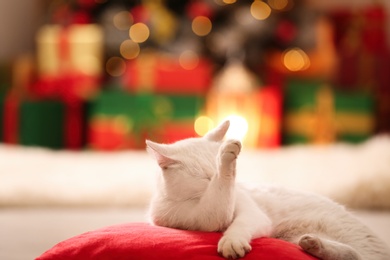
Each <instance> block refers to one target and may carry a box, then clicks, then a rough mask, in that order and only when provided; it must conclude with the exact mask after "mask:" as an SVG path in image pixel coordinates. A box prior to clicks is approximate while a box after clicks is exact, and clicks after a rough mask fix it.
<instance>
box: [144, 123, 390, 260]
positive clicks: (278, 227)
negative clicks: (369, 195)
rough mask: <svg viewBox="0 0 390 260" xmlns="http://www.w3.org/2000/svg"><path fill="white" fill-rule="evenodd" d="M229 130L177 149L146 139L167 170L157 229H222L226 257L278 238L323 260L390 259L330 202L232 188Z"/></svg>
mask: <svg viewBox="0 0 390 260" xmlns="http://www.w3.org/2000/svg"><path fill="white" fill-rule="evenodd" d="M229 125H230V123H229V121H225V122H224V123H222V124H221V125H219V126H218V127H217V128H215V129H214V130H212V131H211V132H209V133H208V134H207V135H206V136H204V137H201V138H190V139H185V140H182V141H178V142H176V143H174V144H158V143H154V142H151V141H146V144H147V150H148V151H149V152H150V153H152V154H153V155H154V156H155V158H156V160H157V162H158V164H159V166H160V168H161V172H162V173H161V174H159V181H158V185H157V186H158V187H157V192H156V194H155V196H154V198H153V199H152V201H151V205H150V217H151V221H152V222H153V223H154V224H155V225H159V226H165V227H172V228H178V229H186V230H201V231H223V232H224V233H223V236H222V238H221V239H220V241H219V243H218V252H219V253H220V254H222V255H223V256H224V257H226V258H233V259H235V258H238V257H243V256H244V255H245V254H246V253H248V252H249V251H250V250H251V245H250V242H251V239H253V238H257V237H274V238H279V239H283V240H286V241H289V242H292V243H295V244H297V245H299V246H301V247H302V248H303V250H304V251H306V252H307V253H309V254H311V255H313V256H316V257H318V258H320V259H323V260H337V259H340V260H348V259H362V260H389V259H390V253H389V250H388V248H387V247H386V245H385V244H384V243H383V242H382V241H380V239H379V238H377V237H376V236H375V235H374V234H373V233H372V232H371V231H370V230H369V229H368V228H367V227H365V226H364V225H363V224H361V223H360V222H359V221H358V220H357V219H355V218H354V217H353V216H352V215H351V214H350V213H348V212H347V211H346V210H345V209H344V208H343V207H342V206H340V205H338V204H336V203H334V202H332V201H331V200H329V199H327V198H324V197H321V196H319V195H316V194H311V193H305V192H299V191H293V190H289V189H285V188H281V187H272V186H258V187H248V186H245V185H244V184H239V183H235V176H236V159H237V156H238V154H239V153H240V150H241V143H240V142H239V141H237V140H227V141H223V138H224V136H225V134H226V132H227V130H228V128H229Z"/></svg>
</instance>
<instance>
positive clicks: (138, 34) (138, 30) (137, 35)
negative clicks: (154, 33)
mask: <svg viewBox="0 0 390 260" xmlns="http://www.w3.org/2000/svg"><path fill="white" fill-rule="evenodd" d="M149 35H150V31H149V28H148V26H147V25H146V24H144V23H136V24H133V25H132V26H131V27H130V30H129V36H130V39H132V40H133V41H134V42H137V43H142V42H145V41H146V40H147V39H148V38H149Z"/></svg>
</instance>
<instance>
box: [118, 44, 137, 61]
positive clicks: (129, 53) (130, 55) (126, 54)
mask: <svg viewBox="0 0 390 260" xmlns="http://www.w3.org/2000/svg"><path fill="white" fill-rule="evenodd" d="M119 50H120V53H121V55H122V57H123V58H125V59H128V60H131V59H134V58H136V57H137V56H138V55H139V53H140V47H139V45H138V43H136V42H134V41H132V40H125V41H124V42H122V43H121V46H120V49H119Z"/></svg>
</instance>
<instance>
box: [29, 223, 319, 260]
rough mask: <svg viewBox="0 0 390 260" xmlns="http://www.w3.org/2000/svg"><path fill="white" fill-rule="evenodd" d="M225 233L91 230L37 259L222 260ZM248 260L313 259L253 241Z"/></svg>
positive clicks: (270, 241) (284, 246) (283, 245)
mask: <svg viewBox="0 0 390 260" xmlns="http://www.w3.org/2000/svg"><path fill="white" fill-rule="evenodd" d="M220 237H221V233H208V232H199V231H186V230H178V229H172V228H165V227H158V226H152V225H149V224H146V223H131V224H122V225H116V226H110V227H106V228H102V229H98V230H95V231H90V232H87V233H84V234H81V235H78V236H75V237H72V238H70V239H67V240H65V241H63V242H60V243H58V244H57V245H55V246H54V247H53V248H51V249H49V250H48V251H46V252H45V253H43V254H42V255H41V256H39V257H37V258H36V260H49V259H53V260H54V259H55V260H61V259H67V260H69V259H80V260H81V259H82V260H85V259H107V260H111V259H116V260H117V259H126V260H128V259H137V260H143V259H145V260H155V259H180V260H181V259H202V260H213V259H215V260H221V259H223V257H221V256H219V255H218V253H217V244H218V240H219V239H220ZM245 259H247V260H250V259H262V260H267V259H268V260H278V259H280V260H306V259H307V260H313V259H316V258H314V257H312V256H310V255H308V254H306V253H305V252H303V251H302V249H300V247H299V246H297V245H294V244H291V243H289V242H286V241H283V240H278V239H275V238H258V239H255V240H253V241H252V251H251V252H250V253H248V254H247V255H246V256H245Z"/></svg>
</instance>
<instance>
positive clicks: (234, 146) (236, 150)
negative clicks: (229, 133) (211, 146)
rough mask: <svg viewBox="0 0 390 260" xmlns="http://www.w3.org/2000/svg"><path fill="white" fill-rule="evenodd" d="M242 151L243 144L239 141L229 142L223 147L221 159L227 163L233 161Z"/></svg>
mask: <svg viewBox="0 0 390 260" xmlns="http://www.w3.org/2000/svg"><path fill="white" fill-rule="evenodd" d="M240 151H241V142H240V141H238V140H234V139H232V140H227V141H225V142H224V143H223V144H222V146H221V157H222V159H223V160H225V161H233V160H235V159H237V156H238V155H239V154H240Z"/></svg>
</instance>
